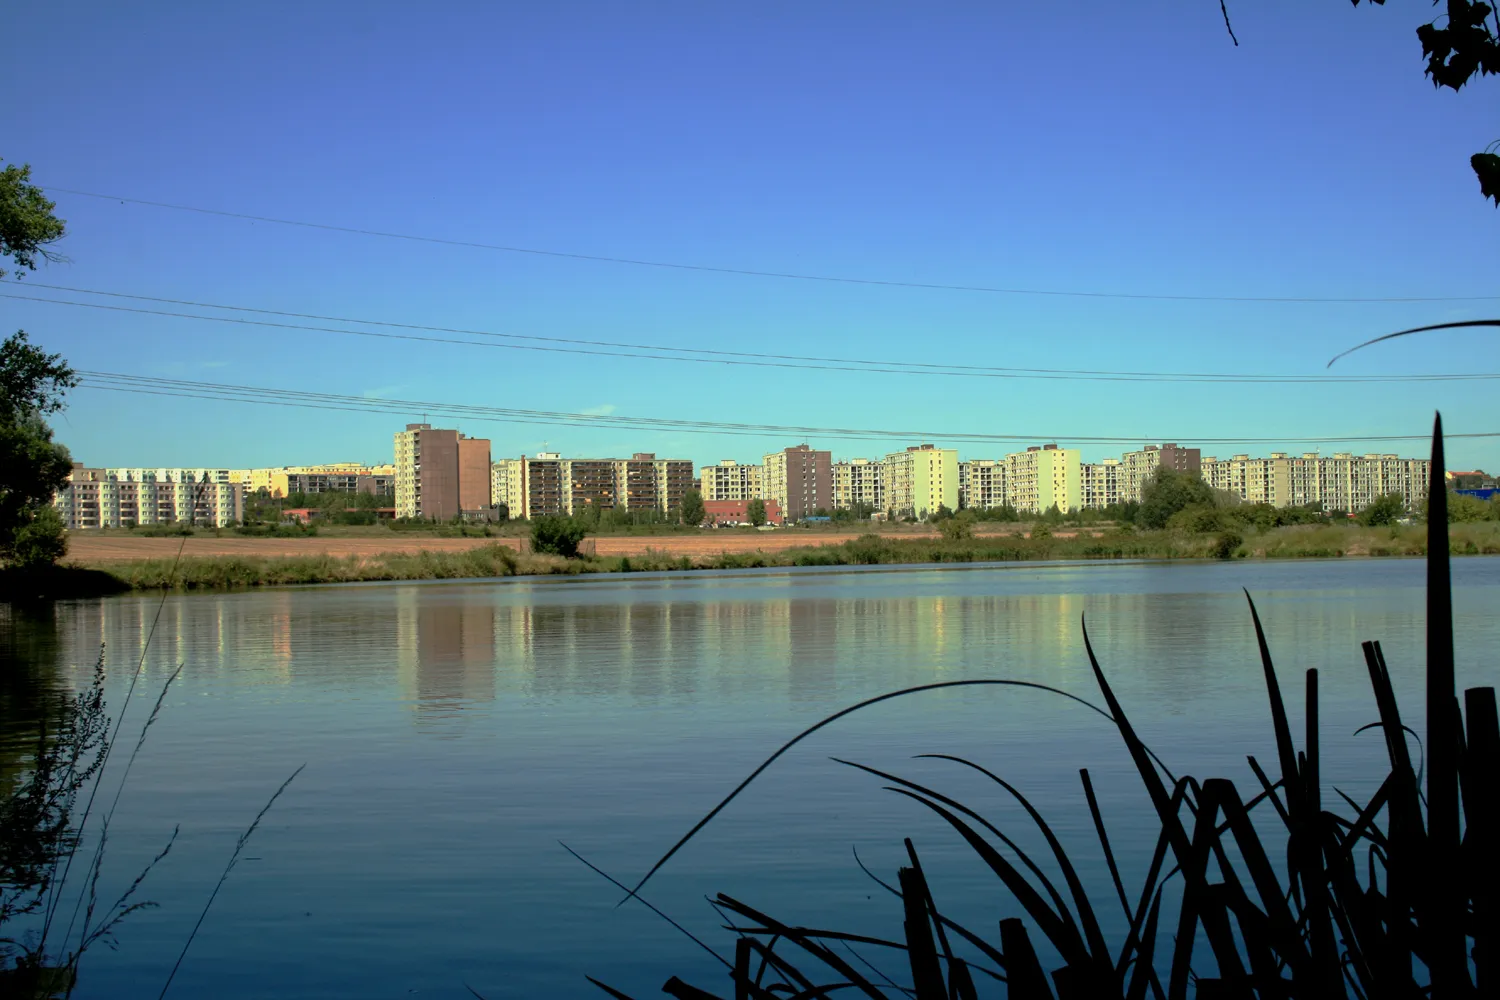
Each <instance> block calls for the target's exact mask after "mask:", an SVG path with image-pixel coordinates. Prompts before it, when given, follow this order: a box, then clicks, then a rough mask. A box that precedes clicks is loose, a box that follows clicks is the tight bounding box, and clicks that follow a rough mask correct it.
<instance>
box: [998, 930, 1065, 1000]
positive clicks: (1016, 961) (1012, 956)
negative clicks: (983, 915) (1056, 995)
mask: <svg viewBox="0 0 1500 1000" xmlns="http://www.w3.org/2000/svg"><path fill="white" fill-rule="evenodd" d="M1000 950H1001V951H1003V952H1005V981H1006V984H1007V985H1008V986H1009V988H1010V989H1009V996H1010V1000H1053V997H1052V988H1051V987H1050V986H1048V985H1047V974H1046V973H1045V972H1043V971H1042V963H1041V962H1040V961H1038V959H1037V957H1036V949H1035V948H1033V947H1032V946H1031V936H1030V935H1028V934H1027V933H1026V925H1025V924H1024V923H1022V922H1021V918H1020V917H1007V918H1006V919H1004V920H1002V921H1000Z"/></svg>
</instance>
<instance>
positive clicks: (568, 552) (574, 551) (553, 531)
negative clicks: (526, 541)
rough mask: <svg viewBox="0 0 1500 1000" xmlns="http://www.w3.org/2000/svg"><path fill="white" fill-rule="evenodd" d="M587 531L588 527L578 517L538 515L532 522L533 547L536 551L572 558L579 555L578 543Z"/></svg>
mask: <svg viewBox="0 0 1500 1000" xmlns="http://www.w3.org/2000/svg"><path fill="white" fill-rule="evenodd" d="M587 532H588V529H587V527H586V526H585V525H584V524H582V523H581V522H580V521H578V520H577V519H576V518H571V517H555V516H547V517H538V518H535V519H534V520H532V522H531V548H532V551H534V552H544V553H548V554H550V555H556V556H564V557H566V558H568V559H572V558H575V557H576V556H577V555H578V543H579V542H581V541H583V536H584V535H585V534H587Z"/></svg>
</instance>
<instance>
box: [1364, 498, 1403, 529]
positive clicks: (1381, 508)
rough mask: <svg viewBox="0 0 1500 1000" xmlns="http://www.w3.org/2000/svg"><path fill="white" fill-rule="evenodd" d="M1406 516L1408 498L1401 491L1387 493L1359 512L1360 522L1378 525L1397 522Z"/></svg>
mask: <svg viewBox="0 0 1500 1000" xmlns="http://www.w3.org/2000/svg"><path fill="white" fill-rule="evenodd" d="M1405 516H1406V500H1405V499H1404V498H1403V497H1402V496H1401V494H1399V493H1387V494H1386V495H1385V496H1383V497H1378V498H1377V499H1376V500H1375V502H1374V503H1372V504H1370V506H1368V507H1366V508H1365V509H1364V510H1362V511H1360V512H1359V523H1360V524H1364V525H1368V526H1372V527H1373V526H1376V525H1382V524H1395V523H1396V522H1397V521H1398V520H1400V519H1401V518H1403V517H1405Z"/></svg>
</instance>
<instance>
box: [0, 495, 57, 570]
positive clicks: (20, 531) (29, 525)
mask: <svg viewBox="0 0 1500 1000" xmlns="http://www.w3.org/2000/svg"><path fill="white" fill-rule="evenodd" d="M67 554H68V534H67V531H66V529H65V528H64V525H63V519H62V515H61V514H59V513H58V512H57V510H56V509H55V508H54V507H52V506H51V505H50V504H48V505H47V506H44V507H41V508H38V510H37V511H36V513H34V514H33V515H32V516H31V518H30V519H29V520H27V521H26V522H25V523H23V524H22V525H21V526H20V527H18V528H17V529H16V533H15V535H14V536H13V537H12V538H11V542H10V552H9V553H7V555H8V556H9V559H10V561H11V562H12V563H13V564H14V565H16V566H19V567H20V568H22V569H36V568H37V567H40V566H50V565H52V564H53V563H55V562H57V561H58V560H59V559H61V558H62V557H63V556H65V555H67Z"/></svg>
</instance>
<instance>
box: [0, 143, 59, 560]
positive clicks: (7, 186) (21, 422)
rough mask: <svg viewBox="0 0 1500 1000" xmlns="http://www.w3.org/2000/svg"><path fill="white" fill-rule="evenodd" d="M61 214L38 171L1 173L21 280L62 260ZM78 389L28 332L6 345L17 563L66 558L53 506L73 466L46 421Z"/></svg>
mask: <svg viewBox="0 0 1500 1000" xmlns="http://www.w3.org/2000/svg"><path fill="white" fill-rule="evenodd" d="M53 208H55V206H54V205H53V203H52V202H50V201H48V200H47V198H46V196H45V195H43V194H42V192H41V189H39V188H37V187H36V186H35V185H33V184H32V183H31V168H30V167H27V166H16V165H15V164H11V165H10V166H7V167H5V168H4V169H0V258H9V259H11V260H12V261H14V262H15V265H16V267H17V268H19V270H18V271H17V273H16V277H17V278H19V277H21V276H22V274H23V273H24V272H26V271H32V270H35V269H36V264H37V261H38V260H60V259H61V258H60V257H59V256H58V255H57V254H55V253H53V252H52V251H51V250H49V249H48V247H49V246H51V245H52V244H54V243H56V242H57V241H58V240H60V239H62V237H63V234H64V233H65V232H66V225H65V224H64V222H63V220H61V219H59V218H57V217H56V216H55V215H53V214H52V210H53ZM5 275H6V272H5V271H4V270H0V277H4V276H5ZM77 384H78V378H77V376H76V375H74V373H73V369H72V368H70V367H68V364H67V362H65V361H63V359H62V357H61V356H59V355H56V354H48V353H46V352H45V351H42V350H41V349H40V348H38V347H36V346H34V345H32V344H31V342H30V341H29V340H28V338H27V336H26V331H24V330H19V331H17V332H16V333H14V334H13V335H11V336H10V337H7V338H6V339H5V341H4V342H3V343H0V558H4V559H6V560H7V561H10V562H12V563H24V564H26V565H36V564H37V563H38V562H51V561H53V560H55V559H57V558H58V557H59V556H61V555H62V554H63V552H64V551H66V545H67V543H66V540H65V535H64V533H63V530H62V522H61V519H60V518H58V517H57V516H56V514H55V513H54V512H52V509H51V503H52V497H53V495H54V494H55V493H56V492H57V491H58V490H60V489H61V488H62V487H63V486H64V485H65V484H66V483H67V481H68V473H69V472H71V471H72V466H73V460H72V457H71V456H70V455H69V454H68V450H67V449H66V448H64V447H63V446H62V445H60V444H56V443H54V442H53V440H52V429H51V428H50V427H48V426H47V422H46V421H45V420H43V419H42V418H43V417H44V416H45V415H47V414H49V413H56V412H57V411H58V410H60V409H62V407H63V397H64V394H65V393H66V392H67V390H68V389H71V388H72V387H73V386H75V385H77ZM44 511H46V512H47V513H43V512H44Z"/></svg>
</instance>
